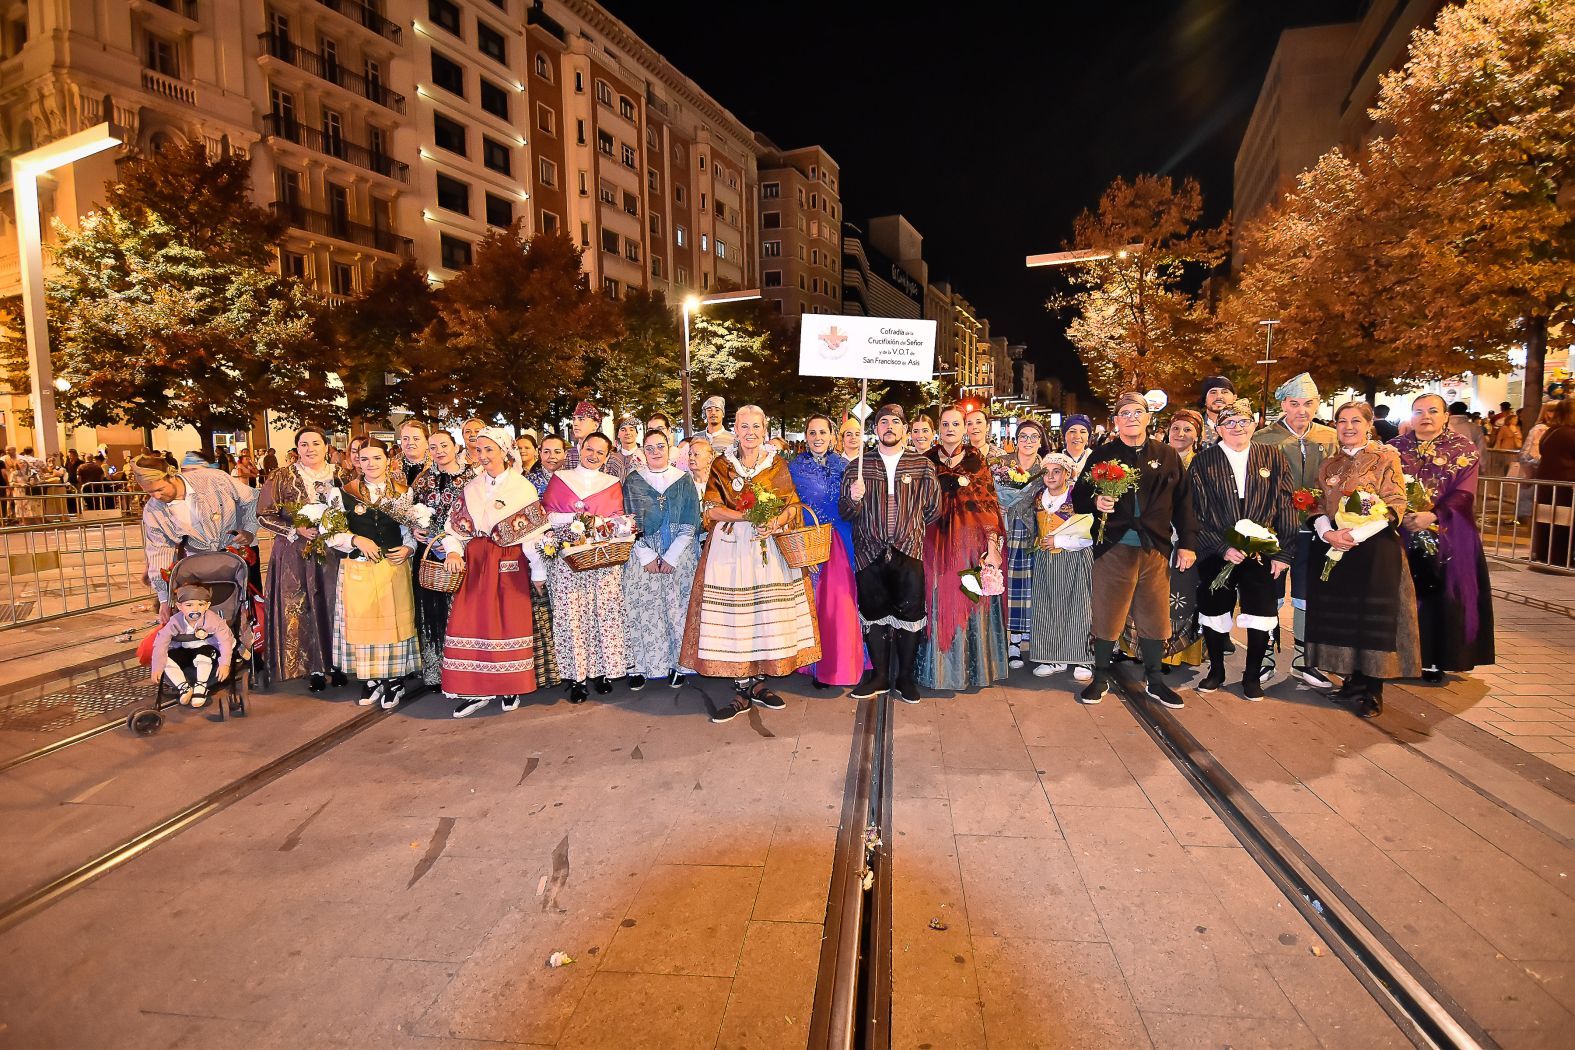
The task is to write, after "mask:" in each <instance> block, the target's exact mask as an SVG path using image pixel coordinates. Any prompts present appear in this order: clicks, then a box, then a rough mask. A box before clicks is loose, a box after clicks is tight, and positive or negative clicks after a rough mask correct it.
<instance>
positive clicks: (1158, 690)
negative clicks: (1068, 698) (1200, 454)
mask: <svg viewBox="0 0 1575 1050" xmlns="http://www.w3.org/2000/svg"><path fill="white" fill-rule="evenodd" d="M1150 418H1151V416H1150V413H1149V410H1148V404H1147V402H1145V401H1144V400H1143V395H1142V394H1139V393H1135V392H1130V391H1129V392H1127V393H1125V394H1122V395H1121V396H1120V397H1118V398H1117V399H1116V403H1115V424H1116V438H1115V440H1114V441H1107V442H1105V443H1104V444H1103V445H1100V446H1099V447H1098V448H1097V449H1095V450H1094V451H1093V453H1091V454H1090V455H1089V457H1088V463H1087V465H1086V466H1085V467H1084V468H1083V472H1082V474H1081V475H1079V477H1078V482H1077V487H1076V488H1075V489H1073V491H1072V503H1073V506H1074V507H1075V508H1076V509H1077V511H1078V513H1080V514H1096V513H1097V514H1099V515H1102V516H1103V518H1104V534H1103V537H1102V539H1101V541H1100V542H1099V543H1096V544H1095V546H1094V606H1093V610H1094V621H1093V634H1094V680H1093V681H1092V682H1090V683H1089V684H1088V686H1087V688H1085V689H1084V690H1083V692H1082V694H1081V696H1080V698H1079V699H1081V700H1082V702H1083V703H1085V704H1097V703H1099V701H1100V700H1102V699H1104V696H1105V694H1106V693H1107V692H1109V691H1110V674H1111V661H1112V660H1113V658H1114V656H1115V651H1116V639H1117V638H1119V637H1120V635H1121V629H1122V627H1124V626H1125V625H1126V622H1127V616H1128V614H1129V613H1130V614H1131V616H1132V619H1133V620H1134V621H1135V622H1136V624H1137V634H1138V650H1139V652H1140V653H1141V654H1142V657H1143V672H1144V677H1145V678H1146V679H1147V685H1146V689H1145V691H1146V692H1147V693H1148V695H1149V696H1150V697H1151V698H1153V699H1154V700H1157V701H1159V702H1160V703H1161V704H1164V705H1165V706H1166V707H1181V706H1182V701H1181V697H1179V696H1178V695H1176V692H1175V690H1173V689H1171V688H1170V687H1169V686H1168V685H1166V684H1165V680H1164V677H1163V673H1162V669H1161V663H1162V661H1163V659H1164V656H1165V642H1166V641H1168V640H1169V638H1170V558H1171V554H1172V550H1173V548H1174V553H1175V556H1176V565H1177V567H1178V568H1180V569H1183V570H1185V569H1188V568H1190V567H1191V565H1192V563H1193V561H1194V560H1195V558H1196V555H1195V553H1194V552H1195V550H1196V549H1197V548H1196V540H1195V536H1196V531H1197V530H1196V523H1195V522H1194V520H1193V516H1192V509H1191V504H1190V502H1189V501H1188V498H1187V489H1186V485H1185V481H1186V470H1185V468H1183V467H1182V465H1181V457H1180V456H1178V455H1176V451H1175V449H1173V448H1171V447H1170V446H1169V445H1167V444H1165V443H1164V442H1162V441H1156V440H1154V439H1153V438H1150V437H1149V436H1148V428H1149V422H1150ZM1110 460H1116V461H1118V462H1120V463H1122V464H1123V465H1125V466H1126V467H1127V468H1129V469H1132V470H1136V471H1137V472H1138V483H1137V487H1136V488H1134V489H1131V490H1129V491H1127V492H1126V493H1124V494H1123V495H1121V496H1120V497H1118V498H1114V499H1112V498H1111V497H1109V496H1104V495H1101V494H1100V492H1099V490H1098V488H1097V487H1096V486H1095V483H1094V478H1093V474H1094V468H1095V467H1096V466H1097V465H1098V464H1100V463H1104V462H1107V461H1110ZM1173 533H1174V535H1175V541H1174V542H1173V541H1172V539H1171V537H1172V534H1173Z"/></svg>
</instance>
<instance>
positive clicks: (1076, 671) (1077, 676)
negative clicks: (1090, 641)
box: [1072, 664, 1094, 682]
mask: <svg viewBox="0 0 1575 1050" xmlns="http://www.w3.org/2000/svg"><path fill="white" fill-rule="evenodd" d="M1093 680H1094V672H1093V671H1091V670H1089V669H1088V668H1087V667H1084V666H1083V665H1082V664H1078V665H1077V666H1076V667H1074V668H1072V681H1074V682H1092V681H1093Z"/></svg>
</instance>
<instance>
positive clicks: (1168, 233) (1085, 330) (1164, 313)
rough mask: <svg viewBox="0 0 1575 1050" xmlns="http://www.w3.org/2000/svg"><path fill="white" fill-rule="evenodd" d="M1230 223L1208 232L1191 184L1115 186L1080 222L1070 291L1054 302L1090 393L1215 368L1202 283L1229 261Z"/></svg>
mask: <svg viewBox="0 0 1575 1050" xmlns="http://www.w3.org/2000/svg"><path fill="white" fill-rule="evenodd" d="M1228 230H1229V222H1228V221H1226V222H1223V223H1221V224H1220V225H1218V226H1207V225H1205V224H1204V221H1203V191H1202V190H1201V189H1200V188H1199V187H1198V184H1197V182H1195V181H1193V180H1191V179H1188V180H1186V181H1184V182H1183V183H1182V184H1181V185H1180V186H1179V187H1178V186H1176V185H1175V184H1174V183H1173V182H1172V181H1171V180H1170V179H1169V178H1164V177H1160V176H1155V175H1140V176H1138V177H1137V178H1136V179H1135V180H1133V181H1132V182H1127V181H1126V180H1125V179H1119V178H1118V179H1117V180H1116V181H1115V182H1113V183H1112V184H1111V185H1110V187H1109V188H1108V189H1106V190H1105V192H1104V194H1103V195H1102V196H1101V197H1100V199H1099V204H1098V206H1097V207H1096V208H1095V209H1094V210H1093V211H1085V212H1084V213H1083V214H1082V215H1080V216H1078V218H1077V221H1076V223H1075V224H1074V226H1073V236H1072V242H1071V243H1070V244H1068V245H1067V248H1068V249H1069V250H1074V251H1080V252H1086V253H1088V257H1087V258H1086V259H1085V260H1084V261H1082V262H1079V263H1078V264H1077V265H1076V266H1075V267H1072V268H1070V270H1069V272H1068V274H1067V280H1068V282H1069V283H1070V285H1071V291H1070V292H1068V293H1066V294H1063V295H1058V296H1056V297H1054V298H1053V299H1051V300H1050V303H1049V306H1050V307H1051V309H1055V310H1069V311H1072V313H1073V317H1072V320H1071V322H1070V323H1069V325H1068V327H1067V336H1068V338H1069V339H1071V341H1072V342H1073V344H1074V345H1076V346H1077V348H1078V351H1079V353H1080V356H1081V357H1082V359H1083V364H1084V367H1085V368H1086V369H1087V370H1088V375H1089V381H1090V383H1091V384H1092V385H1093V388H1094V391H1095V393H1097V394H1100V395H1101V396H1104V397H1106V398H1109V397H1113V396H1114V395H1115V394H1116V393H1117V392H1119V391H1121V390H1124V389H1130V388H1133V387H1138V388H1144V387H1150V386H1159V387H1165V386H1168V385H1171V384H1174V383H1178V382H1181V381H1182V380H1189V381H1190V380H1191V379H1192V378H1194V377H1196V376H1197V375H1199V374H1201V372H1202V371H1204V370H1205V369H1206V368H1207V366H1208V364H1209V363H1212V354H1213V351H1212V348H1211V347H1210V345H1209V338H1208V337H1209V331H1210V318H1209V311H1208V309H1207V306H1206V303H1205V301H1204V299H1203V296H1202V294H1201V293H1202V289H1203V286H1204V282H1205V280H1206V279H1207V278H1208V277H1209V275H1210V274H1211V273H1212V272H1213V271H1214V270H1215V269H1216V268H1217V267H1218V266H1219V265H1220V264H1221V263H1222V262H1223V261H1224V260H1225V255H1226V243H1227V238H1228Z"/></svg>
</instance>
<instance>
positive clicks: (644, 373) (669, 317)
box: [583, 290, 683, 419]
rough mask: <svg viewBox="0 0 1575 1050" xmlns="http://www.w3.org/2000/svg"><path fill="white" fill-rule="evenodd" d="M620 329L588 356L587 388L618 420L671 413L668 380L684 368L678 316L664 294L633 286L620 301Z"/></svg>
mask: <svg viewBox="0 0 1575 1050" xmlns="http://www.w3.org/2000/svg"><path fill="white" fill-rule="evenodd" d="M618 313H619V320H620V322H621V324H620V327H621V329H622V330H621V332H620V333H619V335H618V336H617V337H616V338H614V339H611V340H608V341H607V342H605V343H602V344H600V345H597V346H594V347H592V348H590V350H588V351H587V353H586V355H585V375H584V379H583V383H584V386H585V387H586V389H588V390H590V391H592V392H593V393H594V394H595V396H596V398H597V403H598V404H600V405H601V406H602V407H603V408H604V409H606V410H607V411H609V412H611V413H612V414H613V416H614V418H617V417H619V416H621V415H624V414H626V413H627V414H633V415H637V416H639V417H640V418H642V419H644V418H646V417H648V416H649V415H650V414H651V413H652V412H656V411H662V412H666V413H668V414H672V412H673V410H674V409H675V408H677V407H678V404H677V401H676V400H675V399H673V398H672V397H670V392H669V385H670V384H669V380H670V379H671V377H672V376H674V375H676V374H677V373H678V370H679V368H680V367H681V366H682V360H683V359H682V357H681V356H680V355H681V353H682V347H681V346H679V340H680V338H681V336H680V335H679V326H678V319H677V317H676V316H675V315H674V313H673V309H672V307H671V306H669V305H668V302H667V296H665V295H664V294H662V293H661V292H647V291H643V290H635V291H632V292H630V293H629V294H628V295H627V296H626V297H624V299H623V300H622V301H621V302H620V303H619V304H618Z"/></svg>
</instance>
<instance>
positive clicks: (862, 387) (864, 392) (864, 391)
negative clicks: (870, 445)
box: [859, 379, 870, 481]
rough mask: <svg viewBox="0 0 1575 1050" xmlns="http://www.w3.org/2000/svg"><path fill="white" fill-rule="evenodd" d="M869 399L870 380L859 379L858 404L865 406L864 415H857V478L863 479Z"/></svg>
mask: <svg viewBox="0 0 1575 1050" xmlns="http://www.w3.org/2000/svg"><path fill="white" fill-rule="evenodd" d="M869 400H870V381H869V380H868V379H860V380H859V404H860V405H863V406H864V408H865V412H866V414H865V415H861V416H859V480H860V481H863V480H864V420H865V419H866V418H868V410H869Z"/></svg>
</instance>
